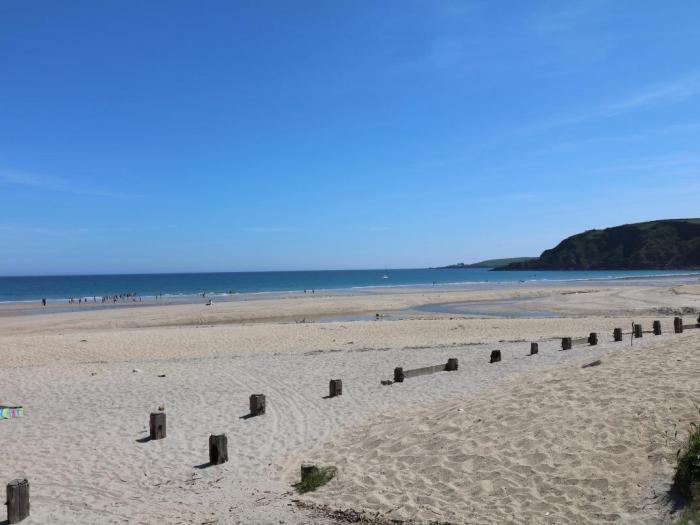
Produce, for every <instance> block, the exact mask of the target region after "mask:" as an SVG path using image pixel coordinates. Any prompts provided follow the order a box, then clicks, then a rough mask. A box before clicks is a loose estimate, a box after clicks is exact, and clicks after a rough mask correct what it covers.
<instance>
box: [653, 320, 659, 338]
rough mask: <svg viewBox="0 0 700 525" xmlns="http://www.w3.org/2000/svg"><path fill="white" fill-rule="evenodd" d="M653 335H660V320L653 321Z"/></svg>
mask: <svg viewBox="0 0 700 525" xmlns="http://www.w3.org/2000/svg"><path fill="white" fill-rule="evenodd" d="M654 335H661V321H654Z"/></svg>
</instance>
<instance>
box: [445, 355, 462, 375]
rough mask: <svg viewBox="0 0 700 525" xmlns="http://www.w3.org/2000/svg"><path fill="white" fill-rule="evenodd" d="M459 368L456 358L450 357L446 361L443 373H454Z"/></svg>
mask: <svg viewBox="0 0 700 525" xmlns="http://www.w3.org/2000/svg"><path fill="white" fill-rule="evenodd" d="M458 368H459V362H458V361H457V358H456V357H450V358H449V359H448V360H447V364H446V365H445V371H447V372H454V371H455V370H457V369H458Z"/></svg>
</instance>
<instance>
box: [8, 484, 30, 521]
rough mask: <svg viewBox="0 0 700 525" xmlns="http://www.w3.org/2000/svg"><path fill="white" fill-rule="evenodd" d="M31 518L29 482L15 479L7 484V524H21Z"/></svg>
mask: <svg viewBox="0 0 700 525" xmlns="http://www.w3.org/2000/svg"><path fill="white" fill-rule="evenodd" d="M28 516H29V481H27V480H26V479H13V480H12V481H10V482H9V483H8V484H7V523H9V524H12V523H19V522H20V521H22V520H24V519H25V518H27V517H28Z"/></svg>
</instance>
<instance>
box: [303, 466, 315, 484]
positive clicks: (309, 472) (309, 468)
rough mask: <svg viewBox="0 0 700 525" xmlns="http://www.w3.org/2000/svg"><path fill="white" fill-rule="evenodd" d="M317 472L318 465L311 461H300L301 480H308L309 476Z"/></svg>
mask: <svg viewBox="0 0 700 525" xmlns="http://www.w3.org/2000/svg"><path fill="white" fill-rule="evenodd" d="M317 474H318V467H317V466H316V465H312V464H311V463H302V464H301V482H302V483H303V482H305V481H306V480H308V479H309V478H310V477H312V476H315V475H317Z"/></svg>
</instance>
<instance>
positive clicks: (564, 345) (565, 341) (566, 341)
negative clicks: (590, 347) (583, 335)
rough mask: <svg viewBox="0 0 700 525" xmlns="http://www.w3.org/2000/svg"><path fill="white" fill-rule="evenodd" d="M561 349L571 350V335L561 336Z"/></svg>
mask: <svg viewBox="0 0 700 525" xmlns="http://www.w3.org/2000/svg"><path fill="white" fill-rule="evenodd" d="M561 349H562V350H571V337H562V338H561Z"/></svg>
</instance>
